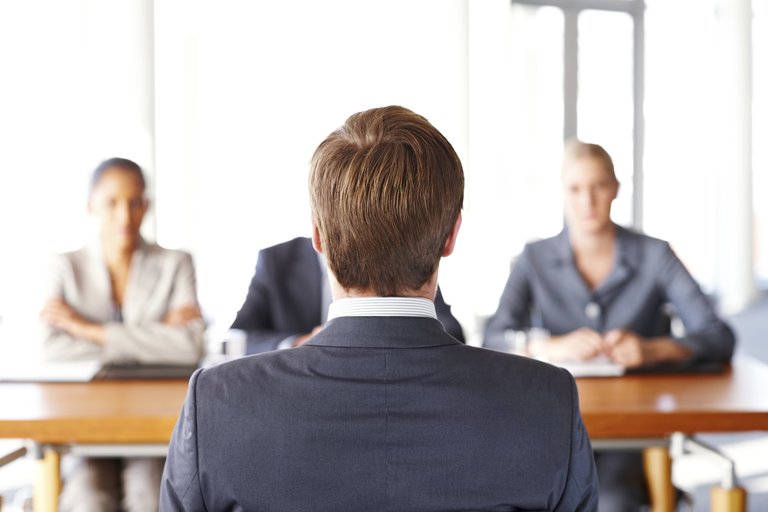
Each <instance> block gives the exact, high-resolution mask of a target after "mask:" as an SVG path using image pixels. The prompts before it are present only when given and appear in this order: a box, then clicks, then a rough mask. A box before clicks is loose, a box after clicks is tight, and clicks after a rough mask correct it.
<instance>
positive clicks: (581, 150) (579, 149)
mask: <svg viewBox="0 0 768 512" xmlns="http://www.w3.org/2000/svg"><path fill="white" fill-rule="evenodd" d="M581 158H594V159H595V160H597V161H599V162H600V163H601V164H603V167H604V168H605V170H606V171H608V173H609V174H610V176H611V178H613V181H615V182H617V183H618V181H619V180H617V179H616V171H615V170H614V168H613V159H612V158H611V155H609V154H608V152H607V151H606V150H605V148H603V146H600V145H599V144H591V143H588V142H582V141H580V140H579V139H569V140H567V141H566V142H565V150H564V151H563V167H565V165H566V164H568V163H569V162H572V161H574V160H579V159H581Z"/></svg>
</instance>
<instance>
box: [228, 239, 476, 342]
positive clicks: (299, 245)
mask: <svg viewBox="0 0 768 512" xmlns="http://www.w3.org/2000/svg"><path fill="white" fill-rule="evenodd" d="M322 285H323V281H322V272H321V269H320V262H319V261H318V258H317V253H316V252H315V249H314V248H313V247H312V241H311V240H310V239H309V238H306V237H298V238H294V239H293V240H289V241H287V242H283V243H280V244H277V245H273V246H272V247H268V248H266V249H262V250H261V251H259V257H258V260H257V261H256V271H255V272H254V274H253V278H252V279H251V284H250V287H249V288H248V295H247V297H246V298H245V302H244V303H243V306H242V307H241V308H240V311H238V312H237V317H236V318H235V321H234V322H233V323H232V328H233V329H241V330H243V331H246V333H247V343H248V346H247V353H248V354H257V353H259V352H266V351H268V350H274V349H276V348H277V347H278V345H279V344H280V342H281V341H283V340H284V339H286V338H288V337H290V336H296V335H302V334H306V333H308V332H310V331H312V329H314V328H315V327H317V326H318V325H320V324H321V323H322V322H321V318H322V312H321V307H322V304H321V303H322V301H321V294H322V292H321V287H322ZM435 310H436V311H437V318H438V319H439V320H440V321H441V322H442V323H443V325H444V326H445V329H446V330H447V331H448V332H449V333H451V335H453V336H454V337H455V338H456V339H458V340H459V341H462V342H463V341H464V333H463V331H462V328H461V325H460V324H459V322H458V320H456V318H454V316H453V315H452V314H451V307H450V306H449V305H448V304H446V303H445V301H444V300H443V296H442V293H441V292H440V288H438V289H437V296H436V297H435Z"/></svg>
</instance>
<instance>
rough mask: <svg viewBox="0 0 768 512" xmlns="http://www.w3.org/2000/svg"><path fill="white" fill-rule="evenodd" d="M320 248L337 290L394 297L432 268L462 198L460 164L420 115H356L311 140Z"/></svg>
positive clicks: (398, 110)
mask: <svg viewBox="0 0 768 512" xmlns="http://www.w3.org/2000/svg"><path fill="white" fill-rule="evenodd" d="M309 188H310V198H311V202H312V215H313V216H314V219H315V222H316V223H317V225H318V228H319V231H320V239H321V243H322V246H323V253H324V254H325V256H326V260H327V262H328V266H329V268H330V270H331V271H332V272H333V274H334V276H335V277H336V280H337V281H338V282H339V284H340V285H341V286H342V287H344V289H346V290H349V289H358V290H365V291H371V292H373V293H375V294H376V295H380V296H384V297H386V296H395V295H398V294H402V293H403V292H406V291H408V290H417V289H419V288H421V287H422V286H423V285H424V284H425V283H426V282H427V281H428V280H429V278H430V277H431V276H432V274H433V273H434V272H435V270H436V269H437V265H438V262H439V261H440V257H441V255H442V251H443V248H444V246H445V242H446V240H447V239H448V235H449V234H450V232H451V230H452V229H453V227H454V224H455V222H456V220H457V219H458V216H459V214H460V212H461V208H462V204H463V201H464V171H463V170H462V166H461V161H460V160H459V157H458V156H457V155H456V152H455V151H454V150H453V147H452V146H451V144H450V143H449V142H448V140H447V139H446V138H445V137H444V136H443V135H442V134H441V133H440V132H439V131H438V130H437V129H436V128H435V127H434V126H432V125H431V124H430V123H429V121H427V120H426V119H425V118H423V117H422V116H420V115H418V114H416V113H414V112H412V111H410V110H408V109H406V108H403V107H397V106H390V107H383V108H375V109H371V110H366V111H365V112H358V113H357V114H353V115H352V116H350V117H349V119H347V121H346V122H345V123H344V125H343V126H342V127H340V128H339V129H337V130H336V131H334V132H333V133H331V134H330V135H329V136H328V137H327V138H326V139H325V140H324V141H323V142H322V143H321V144H320V146H318V148H317V150H316V151H315V154H314V155H313V157H312V164H311V170H310V176H309Z"/></svg>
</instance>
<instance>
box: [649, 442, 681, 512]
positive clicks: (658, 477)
mask: <svg viewBox="0 0 768 512" xmlns="http://www.w3.org/2000/svg"><path fill="white" fill-rule="evenodd" d="M643 465H644V467H645V478H646V481H647V482H648V494H649V497H650V500H651V510H652V511H653V512H673V511H674V510H675V487H674V486H673V485H672V458H671V457H670V456H669V450H668V449H667V447H665V446H652V447H649V448H645V449H644V450H643Z"/></svg>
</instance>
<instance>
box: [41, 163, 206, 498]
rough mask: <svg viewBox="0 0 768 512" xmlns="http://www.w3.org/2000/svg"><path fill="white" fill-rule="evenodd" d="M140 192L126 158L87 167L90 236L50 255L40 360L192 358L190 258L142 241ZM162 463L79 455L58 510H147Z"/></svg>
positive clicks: (195, 312)
mask: <svg viewBox="0 0 768 512" xmlns="http://www.w3.org/2000/svg"><path fill="white" fill-rule="evenodd" d="M145 192H146V183H145V180H144V175H143V173H142V171H141V168H140V167H139V166H138V165H137V164H136V163H134V162H132V161H131V160H126V159H122V158H112V159H109V160H106V161H104V162H102V163H101V164H100V165H99V166H98V167H97V168H96V170H95V171H94V172H93V176H92V179H91V186H90V193H89V197H88V211H89V213H90V214H91V215H92V216H93V217H94V218H95V219H96V220H97V222H98V227H99V229H98V236H97V238H96V239H95V240H93V241H92V242H91V243H89V244H87V245H86V246H85V247H83V248H82V249H79V250H77V251H74V252H69V253H64V254H58V255H56V256H55V257H54V258H53V264H52V266H51V267H52V268H51V276H50V279H49V281H48V282H49V287H48V290H47V294H46V297H47V301H46V303H45V306H44V308H43V310H42V312H41V319H42V321H43V324H44V337H43V353H44V356H45V358H46V359H48V360H59V361H61V360H87V359H96V360H100V361H102V362H104V363H112V362H138V363H178V364H194V363H196V362H197V361H198V360H199V359H200V357H201V355H202V347H203V330H204V325H203V321H202V316H201V314H200V309H199V307H198V303H197V296H196V290H195V287H196V285H195V274H194V267H193V264H192V259H191V257H190V255H189V254H187V253H186V252H183V251H177V250H169V249H164V248H162V247H160V246H159V245H156V244H152V243H148V242H146V241H145V240H144V239H143V238H142V237H141V234H140V228H141V223H142V220H143V219H144V215H145V213H146V212H147V209H148V207H149V201H148V200H147V198H146V195H145ZM162 468H163V459H162V458H160V459H158V458H133V459H81V460H77V461H76V462H75V465H74V467H73V468H72V471H70V472H69V474H68V475H67V477H66V481H65V486H64V490H63V492H62V496H61V509H62V510H65V511H66V510H98V511H101V510H104V511H107V510H117V509H118V508H120V507H119V496H120V495H121V494H122V496H123V499H122V508H123V509H124V510H127V511H134V510H136V511H139V510H140V511H148V510H155V509H156V508H157V501H158V496H159V485H160V477H161V474H162ZM121 476H122V478H121ZM121 480H122V486H121ZM121 487H122V492H121Z"/></svg>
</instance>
